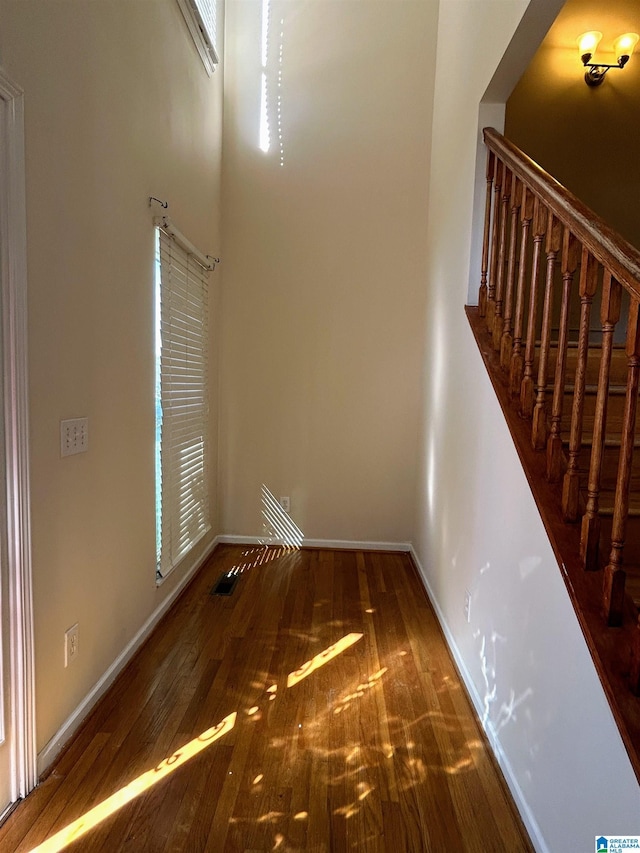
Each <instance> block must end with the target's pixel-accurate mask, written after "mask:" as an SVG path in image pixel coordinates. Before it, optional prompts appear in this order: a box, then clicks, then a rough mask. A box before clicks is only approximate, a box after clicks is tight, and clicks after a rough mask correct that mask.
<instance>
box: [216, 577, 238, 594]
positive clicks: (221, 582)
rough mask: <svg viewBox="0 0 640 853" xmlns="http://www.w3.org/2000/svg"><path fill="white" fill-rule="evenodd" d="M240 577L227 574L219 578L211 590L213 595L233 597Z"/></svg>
mask: <svg viewBox="0 0 640 853" xmlns="http://www.w3.org/2000/svg"><path fill="white" fill-rule="evenodd" d="M239 577H240V575H229V574H227V573H226V572H225V573H224V574H222V575H220V577H219V578H218V580H217V581H216V583H215V584H214V586H213V587H212V588H211V595H231V593H232V592H233V590H234V589H235V587H236V584H237V583H238V578H239Z"/></svg>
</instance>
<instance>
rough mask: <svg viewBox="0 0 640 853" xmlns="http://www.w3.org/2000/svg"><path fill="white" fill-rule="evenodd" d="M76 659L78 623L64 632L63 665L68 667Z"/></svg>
mask: <svg viewBox="0 0 640 853" xmlns="http://www.w3.org/2000/svg"><path fill="white" fill-rule="evenodd" d="M77 657H78V623H77V622H76V624H75V625H72V626H71V628H69V629H68V630H67V631H65V632H64V665H65V667H67V666H69V664H70V663H73V661H74V660H75V659H76V658H77Z"/></svg>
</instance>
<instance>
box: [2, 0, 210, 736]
mask: <svg viewBox="0 0 640 853" xmlns="http://www.w3.org/2000/svg"><path fill="white" fill-rule="evenodd" d="M0 64H2V66H3V67H4V69H5V71H6V72H7V73H8V74H9V76H10V77H11V78H12V79H13V80H14V81H15V82H16V83H17V84H18V85H20V86H21V87H22V88H23V89H24V92H25V112H26V126H25V133H26V182H27V240H28V300H29V309H28V310H29V319H28V325H29V330H28V333H29V372H30V418H31V446H30V450H31V486H32V524H33V542H32V545H33V573H34V598H35V601H34V608H35V643H36V645H35V656H36V702H37V743H38V749H40V750H41V749H42V747H43V746H44V745H45V744H47V742H48V741H49V739H50V738H52V737H53V735H54V734H55V733H56V732H57V731H58V730H59V728H60V727H61V726H62V725H63V723H64V722H65V720H67V718H68V717H69V715H71V714H72V713H73V712H74V710H75V709H76V707H77V706H78V705H79V703H80V702H81V701H82V700H83V699H84V697H85V696H86V695H87V694H88V693H89V691H90V690H91V689H92V688H93V686H94V685H95V684H96V682H98V680H99V679H100V678H101V677H102V676H103V674H104V673H105V671H106V670H107V669H108V667H109V666H111V664H112V663H113V662H114V660H115V659H116V658H117V657H118V655H120V654H121V652H122V651H123V649H124V648H125V646H126V645H127V644H128V643H129V642H130V641H131V640H132V638H133V637H134V636H135V635H136V633H137V632H138V631H139V629H140V628H141V626H142V625H143V624H144V623H145V621H146V620H147V618H148V617H149V616H150V614H152V613H153V612H154V611H155V610H156V608H157V607H158V606H159V605H160V604H161V602H162V601H163V600H164V599H165V598H166V596H167V595H168V594H169V593H170V592H171V591H172V589H173V588H175V586H176V584H177V583H178V582H179V581H180V580H181V578H182V577H183V576H184V569H183V568H180V567H179V568H178V569H176V570H175V572H174V573H173V574H172V575H171V576H170V578H169V579H168V580H167V581H166V582H165V584H163V585H162V587H160V588H159V589H157V588H156V584H155V521H154V512H155V509H154V500H155V498H154V442H155V430H154V353H155V344H154V319H153V317H154V304H153V266H154V244H153V226H152V215H153V214H152V211H150V209H149V207H148V202H147V199H148V196H150V195H154V196H158V197H160V198H162V199H167V200H168V201H169V203H170V208H169V213H170V214H171V216H172V217H173V218H174V220H175V222H176V223H177V224H178V225H179V227H180V228H181V229H182V230H183V231H184V232H185V233H186V234H187V235H188V236H189V237H190V238H191V240H192V241H193V242H194V243H196V244H197V245H199V246H202V247H203V248H204V249H205V250H206V251H215V250H216V249H218V248H219V240H220V236H219V218H220V207H219V186H220V179H219V174H220V147H221V108H222V79H221V76H222V75H221V72H216V74H215V75H214V76H213V78H211V79H210V78H209V77H207V75H206V72H205V70H204V67H203V65H202V63H201V61H200V59H199V57H198V55H197V53H196V50H195V47H194V45H193V42H192V41H191V37H190V35H189V33H188V31H187V29H186V26H185V24H184V21H183V19H182V16H181V13H180V10H179V8H178V6H177V4H176V2H175V0H154V2H151V3H150V2H146V0H100V2H97V3H87V2H84V0H55V2H49V0H0ZM214 293H215V284H214ZM214 301H215V297H214ZM215 315H216V311H215V307H214V310H213V311H212V316H213V317H214V318H215ZM215 374H216V366H215V364H214V365H213V367H212V375H213V376H215ZM214 402H215V395H214ZM214 415H215V411H214ZM81 416H88V418H89V450H88V452H87V453H86V454H82V455H78V456H72V457H68V458H65V459H61V458H60V427H59V421H60V419H62V418H69V417H81ZM212 445H213V447H214V450H215V447H216V436H215V434H214V435H212ZM215 532H217V530H216V523H215V520H214V523H213V531H212V535H213V534H214V533H215ZM205 544H206V543H203V546H204V545H205ZM200 550H202V548H201V549H200ZM75 622H79V649H80V651H79V656H78V658H77V660H76V661H75V662H74V663H73V664H72V665H71V666H70V667H69V668H67V669H65V668H64V654H63V648H64V645H63V638H64V632H65V630H66V629H67V628H69V627H70V626H71V625H73V624H74V623H75Z"/></svg>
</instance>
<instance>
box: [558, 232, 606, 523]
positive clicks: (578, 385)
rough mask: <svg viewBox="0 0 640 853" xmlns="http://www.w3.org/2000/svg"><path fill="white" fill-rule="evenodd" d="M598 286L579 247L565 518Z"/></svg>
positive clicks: (574, 491) (573, 512)
mask: <svg viewBox="0 0 640 853" xmlns="http://www.w3.org/2000/svg"><path fill="white" fill-rule="evenodd" d="M597 286H598V262H597V261H596V259H595V258H594V257H593V255H592V254H591V253H590V252H589V251H588V249H584V248H583V249H582V260H581V262H580V330H579V332H578V362H577V364H576V374H575V380H574V384H573V408H572V412H571V430H570V433H569V464H568V467H567V471H566V473H565V475H564V480H563V483H562V515H563V517H564V520H565V521H569V522H572V521H577V520H578V505H579V501H580V475H579V471H578V457H579V456H580V450H581V449H582V423H583V419H584V393H585V385H586V381H587V358H588V356H589V325H590V322H591V303H592V302H593V297H594V296H595V295H596V288H597Z"/></svg>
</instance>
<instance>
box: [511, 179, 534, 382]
mask: <svg viewBox="0 0 640 853" xmlns="http://www.w3.org/2000/svg"><path fill="white" fill-rule="evenodd" d="M533 199H534V196H533V193H532V192H531V191H530V190H529V189H527V187H526V186H525V185H524V184H523V185H522V204H521V206H520V222H521V225H522V237H521V239H520V265H519V267H518V288H517V290H516V308H515V322H514V329H513V348H512V352H511V363H510V365H509V390H510V393H511V395H512V396H515V395H516V394H518V393H519V392H520V385H521V383H522V371H523V367H524V359H523V357H522V327H523V326H524V300H525V293H524V285H525V279H526V269H527V246H528V243H529V231H530V229H531V222H532V220H533Z"/></svg>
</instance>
